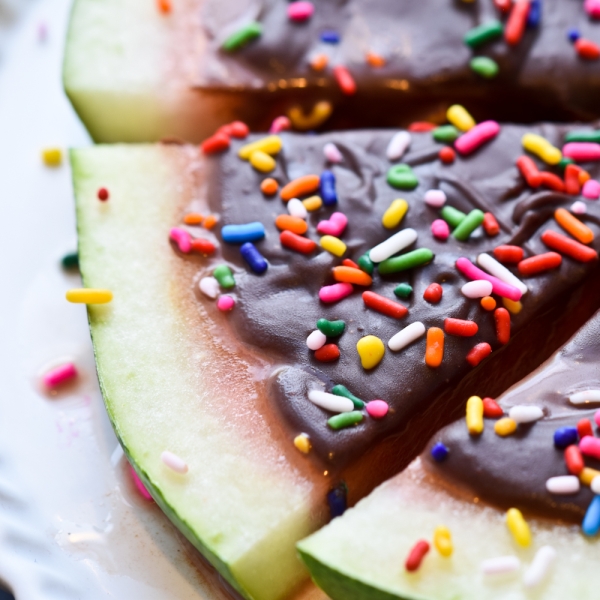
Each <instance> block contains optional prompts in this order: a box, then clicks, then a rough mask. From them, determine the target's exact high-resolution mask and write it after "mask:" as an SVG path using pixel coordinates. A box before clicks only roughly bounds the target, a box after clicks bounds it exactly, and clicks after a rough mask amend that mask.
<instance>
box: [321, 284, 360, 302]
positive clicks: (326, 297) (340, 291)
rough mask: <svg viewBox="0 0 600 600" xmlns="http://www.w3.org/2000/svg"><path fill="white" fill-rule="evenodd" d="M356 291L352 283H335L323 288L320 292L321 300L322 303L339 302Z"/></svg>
mask: <svg viewBox="0 0 600 600" xmlns="http://www.w3.org/2000/svg"><path fill="white" fill-rule="evenodd" d="M353 291H354V288H353V287H352V284H351V283H334V284H333V285H326V286H323V287H322V288H321V289H320V290H319V298H320V299H321V301H322V302H328V303H330V302H339V301H340V300H342V299H343V298H345V297H346V296H349V295H350V294H351V293H352V292H353Z"/></svg>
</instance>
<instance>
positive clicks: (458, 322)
mask: <svg viewBox="0 0 600 600" xmlns="http://www.w3.org/2000/svg"><path fill="white" fill-rule="evenodd" d="M444 331H445V332H446V333H447V334H448V335H458V336H460V337H471V336H472V335H475V334H476V333H477V332H478V331H479V326H478V325H477V323H475V322H474V321H463V320H462V319H445V320H444Z"/></svg>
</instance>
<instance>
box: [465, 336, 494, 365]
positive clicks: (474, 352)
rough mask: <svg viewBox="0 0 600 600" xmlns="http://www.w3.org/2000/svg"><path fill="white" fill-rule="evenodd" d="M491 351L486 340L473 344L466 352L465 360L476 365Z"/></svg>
mask: <svg viewBox="0 0 600 600" xmlns="http://www.w3.org/2000/svg"><path fill="white" fill-rule="evenodd" d="M491 353H492V347H491V346H490V345H489V344H488V343H487V342H481V344H477V345H476V346H473V348H471V350H469V354H467V362H468V363H469V364H470V365H471V366H472V367H476V366H477V365H478V364H479V363H480V362H481V361H482V360H483V359H484V358H487V357H488V356H489V355H490V354H491Z"/></svg>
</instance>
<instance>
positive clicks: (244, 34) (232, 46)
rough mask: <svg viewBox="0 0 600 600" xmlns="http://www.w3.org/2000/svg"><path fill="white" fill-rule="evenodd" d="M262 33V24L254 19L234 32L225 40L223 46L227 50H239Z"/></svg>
mask: <svg viewBox="0 0 600 600" xmlns="http://www.w3.org/2000/svg"><path fill="white" fill-rule="evenodd" d="M261 33H262V25H261V24H260V23H257V22H256V21H253V22H252V23H248V25H244V27H242V28H241V29H238V30H237V31H236V32H235V33H232V34H231V35H230V36H229V37H228V38H227V39H226V40H225V41H224V42H223V45H222V46H221V48H223V50H225V51H226V52H233V51H234V50H239V49H240V48H242V47H243V46H245V45H246V44H248V43H249V42H251V41H252V40H254V39H256V38H257V37H258V36H259V35H261Z"/></svg>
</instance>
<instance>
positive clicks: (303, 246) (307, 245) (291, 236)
mask: <svg viewBox="0 0 600 600" xmlns="http://www.w3.org/2000/svg"><path fill="white" fill-rule="evenodd" d="M279 241H280V242H281V245H282V246H285V247H286V248H289V249H290V250H295V251H296V252H300V253H301V254H310V253H311V252H312V251H313V250H314V249H315V248H316V247H317V243H316V242H314V241H313V240H309V239H308V238H305V237H303V236H301V235H298V234H297V233H294V232H293V231H289V230H287V229H286V230H285V231H282V232H281V233H280V234H279Z"/></svg>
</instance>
